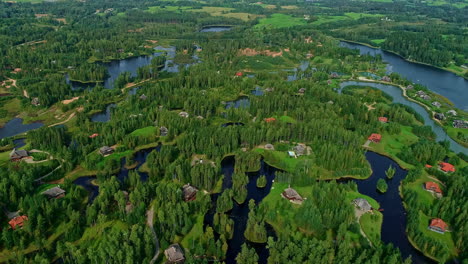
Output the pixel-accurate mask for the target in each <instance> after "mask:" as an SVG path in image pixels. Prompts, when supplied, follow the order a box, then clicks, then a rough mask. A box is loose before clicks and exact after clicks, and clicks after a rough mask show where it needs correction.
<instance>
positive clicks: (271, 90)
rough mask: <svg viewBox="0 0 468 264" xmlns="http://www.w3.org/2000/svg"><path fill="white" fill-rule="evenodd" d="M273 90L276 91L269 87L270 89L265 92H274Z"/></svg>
mask: <svg viewBox="0 0 468 264" xmlns="http://www.w3.org/2000/svg"><path fill="white" fill-rule="evenodd" d="M273 90H274V88H271V87H269V88H266V89H265V92H273Z"/></svg>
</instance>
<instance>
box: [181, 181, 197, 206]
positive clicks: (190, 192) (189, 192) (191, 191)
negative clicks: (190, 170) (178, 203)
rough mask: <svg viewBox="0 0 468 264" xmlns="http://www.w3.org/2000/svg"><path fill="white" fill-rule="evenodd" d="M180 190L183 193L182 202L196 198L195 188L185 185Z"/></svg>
mask: <svg viewBox="0 0 468 264" xmlns="http://www.w3.org/2000/svg"><path fill="white" fill-rule="evenodd" d="M182 188H183V192H184V200H185V201H186V202H188V201H193V200H195V199H196V198H197V192H198V189H197V188H195V187H193V186H192V185H190V184H185V185H184V186H183V187H182Z"/></svg>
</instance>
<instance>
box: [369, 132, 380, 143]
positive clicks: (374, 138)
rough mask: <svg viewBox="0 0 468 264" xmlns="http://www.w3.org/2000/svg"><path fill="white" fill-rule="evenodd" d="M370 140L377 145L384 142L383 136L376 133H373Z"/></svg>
mask: <svg viewBox="0 0 468 264" xmlns="http://www.w3.org/2000/svg"><path fill="white" fill-rule="evenodd" d="M368 140H370V141H372V142H375V143H379V142H380V140H382V135H380V134H376V133H372V134H371V135H370V136H369V138H368Z"/></svg>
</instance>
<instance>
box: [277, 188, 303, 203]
mask: <svg viewBox="0 0 468 264" xmlns="http://www.w3.org/2000/svg"><path fill="white" fill-rule="evenodd" d="M281 196H282V197H283V198H285V199H288V200H289V201H290V202H291V203H295V204H302V202H303V201H304V199H303V198H302V197H301V196H300V195H299V194H298V193H297V192H296V190H294V189H293V188H291V187H288V188H287V189H286V190H284V192H282V193H281Z"/></svg>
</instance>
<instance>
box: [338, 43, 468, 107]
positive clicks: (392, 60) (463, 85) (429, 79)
mask: <svg viewBox="0 0 468 264" xmlns="http://www.w3.org/2000/svg"><path fill="white" fill-rule="evenodd" d="M340 46H342V47H345V48H350V49H358V50H359V52H360V54H369V55H372V56H375V55H377V54H379V55H381V56H382V59H383V60H384V61H385V62H387V63H388V66H387V70H388V73H391V72H395V73H398V74H400V75H401V76H403V77H405V78H406V79H408V80H410V81H412V82H414V83H418V84H422V85H424V86H426V87H427V88H428V89H429V90H431V91H433V92H435V93H438V94H440V95H442V96H444V97H446V98H448V99H449V100H450V101H452V102H453V103H454V105H455V106H456V107H457V108H460V109H463V110H465V111H468V80H466V79H464V78H462V77H459V76H457V75H455V74H454V73H451V72H449V71H445V70H442V69H439V68H436V67H432V66H429V65H424V64H419V63H414V62H409V61H406V60H405V59H403V58H402V57H400V56H398V55H396V54H393V53H391V52H386V51H383V50H381V49H376V48H371V47H368V46H364V45H360V44H356V43H351V42H345V41H341V42H340Z"/></svg>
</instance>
